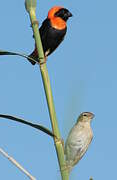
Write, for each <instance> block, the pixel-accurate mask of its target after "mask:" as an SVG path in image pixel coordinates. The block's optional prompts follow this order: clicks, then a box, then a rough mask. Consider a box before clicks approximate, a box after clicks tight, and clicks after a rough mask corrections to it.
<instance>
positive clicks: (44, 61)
mask: <svg viewBox="0 0 117 180" xmlns="http://www.w3.org/2000/svg"><path fill="white" fill-rule="evenodd" d="M41 59H43V58H40V60H41ZM46 62H47V56H45V57H44V59H43V62H39V64H40V65H42V64H45V63H46Z"/></svg>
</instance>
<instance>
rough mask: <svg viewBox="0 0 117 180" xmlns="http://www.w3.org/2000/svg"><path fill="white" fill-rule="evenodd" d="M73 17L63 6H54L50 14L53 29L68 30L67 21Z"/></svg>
mask: <svg viewBox="0 0 117 180" xmlns="http://www.w3.org/2000/svg"><path fill="white" fill-rule="evenodd" d="M71 16H72V14H71V12H69V10H68V9H66V8H64V7H62V6H54V7H52V8H51V9H50V10H49V12H48V19H50V22H51V25H52V27H54V28H56V29H59V30H61V29H64V28H66V21H67V20H68V18H69V17H71Z"/></svg>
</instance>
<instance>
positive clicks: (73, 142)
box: [65, 112, 94, 171]
mask: <svg viewBox="0 0 117 180" xmlns="http://www.w3.org/2000/svg"><path fill="white" fill-rule="evenodd" d="M93 117H94V115H93V113H91V112H84V113H81V114H80V116H79V117H78V119H77V122H76V124H75V125H74V127H73V128H72V129H71V131H70V132H69V135H68V138H67V140H66V143H65V156H66V165H67V168H68V169H69V171H70V170H71V169H72V167H73V166H74V165H75V164H77V163H78V162H79V160H80V159H81V158H82V157H83V155H84V154H85V152H86V151H87V149H88V147H89V144H90V143H91V140H92V138H93V132H92V129H91V126H90V122H91V120H92V119H93Z"/></svg>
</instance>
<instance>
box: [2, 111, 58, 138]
mask: <svg viewBox="0 0 117 180" xmlns="http://www.w3.org/2000/svg"><path fill="white" fill-rule="evenodd" d="M0 118H5V119H10V120H12V121H16V122H20V123H23V124H26V125H28V126H31V127H33V128H35V129H38V130H40V131H43V132H44V133H46V134H48V135H49V136H52V137H55V135H54V134H53V133H52V132H51V131H50V130H49V129H47V128H46V127H44V126H42V125H39V124H34V123H31V122H29V121H27V120H24V119H21V118H17V117H14V116H10V115H5V114H0Z"/></svg>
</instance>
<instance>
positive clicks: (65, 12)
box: [55, 8, 72, 21]
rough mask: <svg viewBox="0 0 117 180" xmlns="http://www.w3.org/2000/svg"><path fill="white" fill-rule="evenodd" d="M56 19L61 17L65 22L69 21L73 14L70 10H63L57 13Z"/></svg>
mask: <svg viewBox="0 0 117 180" xmlns="http://www.w3.org/2000/svg"><path fill="white" fill-rule="evenodd" d="M55 16H56V17H61V18H62V19H63V20H64V21H67V20H68V18H69V17H71V16H72V14H71V13H70V12H69V11H68V9H65V8H62V9H60V10H59V11H57V12H56V13H55Z"/></svg>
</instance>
